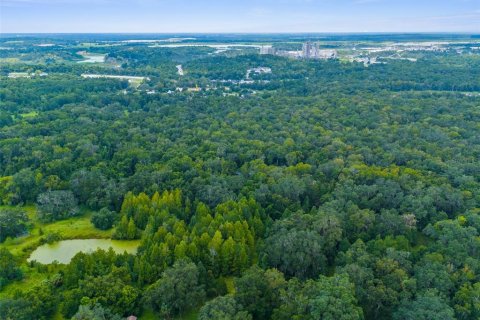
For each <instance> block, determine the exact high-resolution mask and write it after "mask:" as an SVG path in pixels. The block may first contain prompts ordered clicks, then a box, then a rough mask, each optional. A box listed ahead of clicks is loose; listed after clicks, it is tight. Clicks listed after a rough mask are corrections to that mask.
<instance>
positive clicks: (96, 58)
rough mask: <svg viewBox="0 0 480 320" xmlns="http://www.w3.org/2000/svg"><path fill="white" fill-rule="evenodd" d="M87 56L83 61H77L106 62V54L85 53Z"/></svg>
mask: <svg viewBox="0 0 480 320" xmlns="http://www.w3.org/2000/svg"><path fill="white" fill-rule="evenodd" d="M84 57H85V58H86V59H85V60H82V61H77V63H102V62H105V55H103V54H102V55H98V56H93V55H84Z"/></svg>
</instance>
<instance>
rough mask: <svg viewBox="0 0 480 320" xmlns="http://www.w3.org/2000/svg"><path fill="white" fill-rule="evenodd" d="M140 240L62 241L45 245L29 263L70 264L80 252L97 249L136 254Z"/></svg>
mask: <svg viewBox="0 0 480 320" xmlns="http://www.w3.org/2000/svg"><path fill="white" fill-rule="evenodd" d="M139 244H140V240H131V241H128V240H111V239H74V240H62V241H59V242H55V243H52V244H44V245H42V246H40V247H38V248H37V249H35V251H33V253H32V254H31V255H30V258H28V260H27V261H33V260H36V261H37V262H40V263H43V264H49V263H52V262H53V261H55V260H56V261H58V262H59V263H69V262H70V260H71V259H72V258H73V256H75V255H76V254H77V253H79V252H85V253H89V252H93V251H95V250H97V249H103V250H108V248H110V247H111V248H112V249H113V250H114V251H115V252H117V253H123V252H124V251H126V252H128V253H136V252H137V248H138V245H139Z"/></svg>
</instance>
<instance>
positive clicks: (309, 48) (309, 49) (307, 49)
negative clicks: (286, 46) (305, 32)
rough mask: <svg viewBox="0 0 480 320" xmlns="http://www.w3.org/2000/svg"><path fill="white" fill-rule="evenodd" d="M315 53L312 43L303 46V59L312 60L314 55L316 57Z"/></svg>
mask: <svg viewBox="0 0 480 320" xmlns="http://www.w3.org/2000/svg"><path fill="white" fill-rule="evenodd" d="M314 52H315V47H314V45H313V44H312V43H311V42H310V41H308V42H305V43H304V44H303V45H302V57H303V58H305V59H310V58H312V57H313V55H314Z"/></svg>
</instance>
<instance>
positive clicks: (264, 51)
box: [260, 46, 275, 54]
mask: <svg viewBox="0 0 480 320" xmlns="http://www.w3.org/2000/svg"><path fill="white" fill-rule="evenodd" d="M260 54H275V49H274V48H273V47H272V46H261V47H260Z"/></svg>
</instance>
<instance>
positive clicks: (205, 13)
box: [0, 0, 480, 33]
mask: <svg viewBox="0 0 480 320" xmlns="http://www.w3.org/2000/svg"><path fill="white" fill-rule="evenodd" d="M288 32H294V33H296V32H468V33H480V0H195V1H194V0H157V1H155V0H0V33H288Z"/></svg>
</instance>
